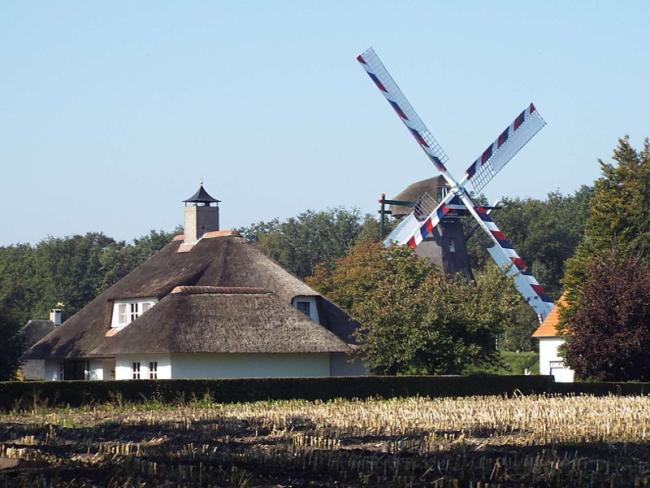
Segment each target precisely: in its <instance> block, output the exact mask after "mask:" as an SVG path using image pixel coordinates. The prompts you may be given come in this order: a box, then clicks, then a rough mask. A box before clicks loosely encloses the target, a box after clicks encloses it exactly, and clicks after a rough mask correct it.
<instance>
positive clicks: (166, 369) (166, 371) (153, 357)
mask: <svg viewBox="0 0 650 488" xmlns="http://www.w3.org/2000/svg"><path fill="white" fill-rule="evenodd" d="M153 361H156V362H157V363H158V379H159V380H168V379H171V378H172V368H171V362H170V358H169V355H166V354H126V355H123V356H117V357H116V358H115V379H116V380H132V379H133V363H135V362H140V379H142V380H148V379H149V363H150V362H153Z"/></svg>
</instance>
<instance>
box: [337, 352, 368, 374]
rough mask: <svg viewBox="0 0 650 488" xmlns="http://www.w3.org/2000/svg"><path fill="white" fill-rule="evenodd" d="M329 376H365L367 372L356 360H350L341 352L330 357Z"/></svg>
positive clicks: (359, 361)
mask: <svg viewBox="0 0 650 488" xmlns="http://www.w3.org/2000/svg"><path fill="white" fill-rule="evenodd" d="M330 375H331V376H367V375H368V370H367V369H366V367H365V366H364V365H363V363H362V362H361V360H359V359H358V358H352V357H350V356H349V355H347V354H344V353H341V352H333V353H332V354H331V355H330Z"/></svg>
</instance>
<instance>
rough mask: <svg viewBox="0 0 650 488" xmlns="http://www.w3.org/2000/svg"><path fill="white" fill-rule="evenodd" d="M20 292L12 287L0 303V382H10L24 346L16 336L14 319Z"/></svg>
mask: <svg viewBox="0 0 650 488" xmlns="http://www.w3.org/2000/svg"><path fill="white" fill-rule="evenodd" d="M21 295H22V290H20V288H19V287H14V288H13V289H12V290H11V291H10V292H8V293H7V294H6V295H5V296H4V297H3V299H2V300H1V301H0V380H1V381H5V380H12V379H14V378H15V375H16V371H17V370H18V367H19V366H20V362H19V358H20V355H21V354H22V352H23V350H24V346H25V345H24V344H23V342H22V339H21V337H20V336H19V335H18V331H19V330H20V322H19V321H18V319H17V318H16V310H17V308H18V307H17V306H16V305H17V304H18V303H20V301H21V299H22V296H21Z"/></svg>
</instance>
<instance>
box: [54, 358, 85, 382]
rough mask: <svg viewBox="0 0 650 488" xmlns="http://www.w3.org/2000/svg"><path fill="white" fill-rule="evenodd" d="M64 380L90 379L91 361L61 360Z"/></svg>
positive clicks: (61, 371) (61, 372) (61, 373)
mask: <svg viewBox="0 0 650 488" xmlns="http://www.w3.org/2000/svg"><path fill="white" fill-rule="evenodd" d="M59 374H60V375H61V379H62V380H89V379H90V362H89V361H88V360H86V359H66V360H65V361H62V362H61V370H60V373H59Z"/></svg>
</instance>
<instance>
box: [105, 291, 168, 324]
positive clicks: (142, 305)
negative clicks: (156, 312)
mask: <svg viewBox="0 0 650 488" xmlns="http://www.w3.org/2000/svg"><path fill="white" fill-rule="evenodd" d="M156 302H157V300H156V299H155V298H144V299H143V298H140V299H133V300H118V301H117V302H115V304H114V306H113V319H112V320H111V327H124V326H126V325H129V324H130V323H131V322H133V321H134V320H136V319H137V318H138V317H140V315H142V314H143V313H145V312H146V311H147V310H149V309H150V308H151V307H153V306H154V305H155V304H156Z"/></svg>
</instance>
